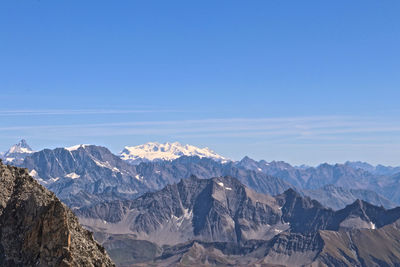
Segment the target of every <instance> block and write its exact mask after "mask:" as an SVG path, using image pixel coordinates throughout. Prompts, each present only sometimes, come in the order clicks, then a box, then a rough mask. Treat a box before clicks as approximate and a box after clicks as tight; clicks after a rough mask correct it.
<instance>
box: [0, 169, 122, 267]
mask: <svg viewBox="0 0 400 267" xmlns="http://www.w3.org/2000/svg"><path fill="white" fill-rule="evenodd" d="M0 265H1V266H114V264H113V263H112V261H111V260H110V258H109V257H108V255H107V253H106V252H105V250H104V248H103V247H102V246H100V245H99V244H98V243H96V241H94V239H93V236H92V234H91V233H90V232H89V231H87V230H85V229H83V228H82V226H81V225H80V224H79V223H78V219H77V218H76V217H75V215H74V214H73V213H72V212H71V211H70V210H69V209H68V208H67V207H66V206H65V205H64V204H63V203H61V202H60V200H58V198H57V197H56V196H55V195H54V194H53V193H51V192H50V191H48V190H47V189H45V188H44V187H43V186H41V185H40V184H39V183H38V182H36V180H35V179H33V178H32V177H30V176H29V174H28V170H27V169H22V168H16V167H12V166H9V165H3V164H2V163H1V162H0Z"/></svg>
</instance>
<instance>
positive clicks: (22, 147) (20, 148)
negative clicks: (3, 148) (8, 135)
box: [7, 139, 33, 154]
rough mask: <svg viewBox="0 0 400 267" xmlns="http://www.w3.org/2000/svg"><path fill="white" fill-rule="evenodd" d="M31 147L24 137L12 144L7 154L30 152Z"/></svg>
mask: <svg viewBox="0 0 400 267" xmlns="http://www.w3.org/2000/svg"><path fill="white" fill-rule="evenodd" d="M32 152H33V150H32V148H31V147H30V146H29V145H28V143H27V142H26V140H25V139H22V140H20V141H19V142H18V143H17V144H15V145H13V146H12V147H11V148H10V149H9V150H8V152H7V154H13V153H32Z"/></svg>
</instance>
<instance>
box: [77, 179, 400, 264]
mask: <svg viewBox="0 0 400 267" xmlns="http://www.w3.org/2000/svg"><path fill="white" fill-rule="evenodd" d="M76 214H77V215H78V216H79V217H80V221H81V223H82V224H83V225H85V226H86V227H88V228H89V229H91V230H93V231H94V232H95V236H96V238H97V239H98V240H99V241H100V242H101V243H102V244H103V245H104V246H105V248H106V249H107V250H108V251H109V253H110V255H111V257H113V259H114V260H115V262H116V263H117V264H118V265H120V266H399V264H400V228H399V223H400V221H399V219H400V208H395V209H390V210H386V209H385V208H383V207H378V206H374V205H371V204H369V203H367V202H364V201H361V200H357V201H355V202H354V203H353V204H351V205H348V206H347V207H346V208H344V209H341V210H337V211H335V210H333V209H330V208H326V207H324V206H323V205H321V204H320V203H319V202H318V201H315V200H312V199H310V198H308V197H303V196H302V195H301V194H299V193H297V192H296V191H294V190H293V189H288V190H286V191H285V192H284V193H282V194H280V195H277V196H270V195H266V194H260V193H257V192H255V191H253V190H251V189H249V188H248V187H246V186H244V185H243V184H242V183H240V182H239V181H238V180H237V179H235V178H232V177H217V178H213V179H198V178H196V177H193V176H192V177H190V178H188V179H183V180H181V181H180V182H179V183H177V184H173V185H169V186H167V187H165V188H164V189H163V190H160V191H157V192H152V193H147V194H144V195H143V196H141V197H139V198H137V199H135V200H124V201H112V202H103V203H100V204H96V205H93V206H88V207H84V208H81V209H79V210H76ZM144 248H145V249H144Z"/></svg>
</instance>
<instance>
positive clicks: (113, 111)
mask: <svg viewBox="0 0 400 267" xmlns="http://www.w3.org/2000/svg"><path fill="white" fill-rule="evenodd" d="M165 112H182V111H180V110H172V109H146V108H141V109H129V110H124V109H47V110H0V116H45V115H48V116H60V115H105V114H133V113H165Z"/></svg>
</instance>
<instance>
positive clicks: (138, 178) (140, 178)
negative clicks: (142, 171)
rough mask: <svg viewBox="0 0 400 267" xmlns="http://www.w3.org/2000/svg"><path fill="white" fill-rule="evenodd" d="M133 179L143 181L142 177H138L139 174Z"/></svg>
mask: <svg viewBox="0 0 400 267" xmlns="http://www.w3.org/2000/svg"><path fill="white" fill-rule="evenodd" d="M135 178H136V179H137V180H139V181H143V176H140V175H139V174H136V175H135Z"/></svg>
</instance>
